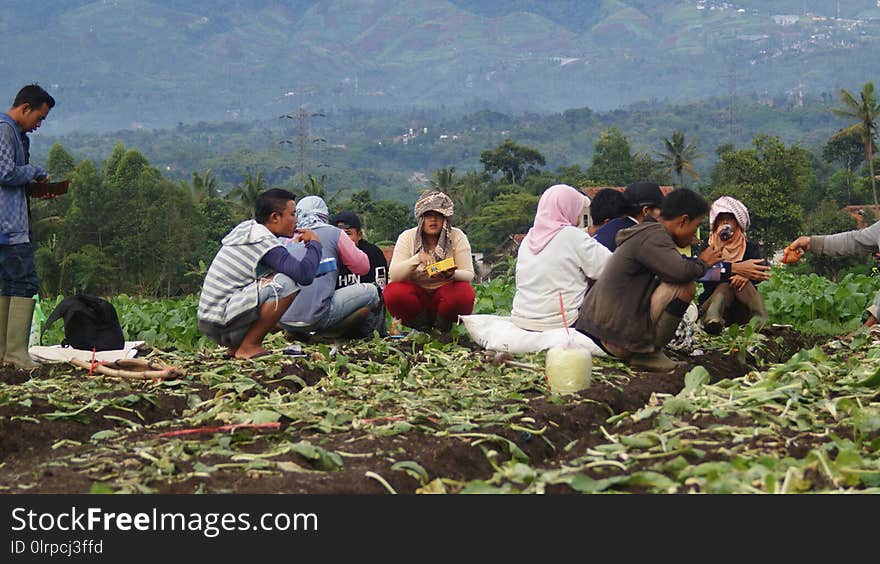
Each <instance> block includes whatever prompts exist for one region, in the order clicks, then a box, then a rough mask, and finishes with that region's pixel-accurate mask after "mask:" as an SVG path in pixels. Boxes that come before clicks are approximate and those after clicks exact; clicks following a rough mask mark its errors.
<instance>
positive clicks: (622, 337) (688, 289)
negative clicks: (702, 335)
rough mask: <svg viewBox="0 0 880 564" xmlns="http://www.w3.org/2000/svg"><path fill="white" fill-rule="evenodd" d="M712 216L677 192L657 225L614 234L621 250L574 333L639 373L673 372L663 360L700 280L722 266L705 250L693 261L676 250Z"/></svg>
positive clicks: (650, 222)
mask: <svg viewBox="0 0 880 564" xmlns="http://www.w3.org/2000/svg"><path fill="white" fill-rule="evenodd" d="M708 212H709V204H708V203H706V200H704V199H703V198H702V197H701V196H700V195H699V194H697V193H695V192H693V191H691V190H688V189H679V190H674V191H673V192H671V193H670V194H669V195H668V196H666V198H665V200H664V201H663V207H662V210H661V212H660V217H659V218H657V219H656V220H655V219H654V218H647V219H646V220H645V221H644V222H643V223H639V224H638V225H636V226H635V227H631V228H629V229H623V230H621V231H620V232H619V233H618V234H617V239H616V242H617V248H616V250H615V251H614V253H613V254H612V255H611V258H610V259H608V262H607V263H606V264H605V270H604V271H603V273H602V276H601V277H600V278H599V280H597V281H596V284H595V285H594V286H593V288H592V289H591V290H590V291H589V292H587V296H586V298H585V299H584V305H583V306H582V307H581V310H580V314H579V316H578V320H577V324H576V325H575V327H576V328H577V330H578V331H580V332H582V333H584V334H586V335H588V336H589V337H590V338H592V339H593V340H594V341H596V342H597V343H598V344H599V345H600V346H601V347H602V348H604V349H605V350H606V351H608V352H609V353H610V354H612V355H613V356H616V357H617V358H620V359H622V360H624V361H625V362H628V363H630V364H632V365H633V366H637V367H640V368H646V369H649V370H671V369H673V368H675V366H676V363H675V362H673V361H672V360H671V359H670V358H669V357H667V356H666V355H665V354H664V353H663V348H664V347H665V346H666V344H667V343H669V341H670V340H672V338H673V337H674V336H675V330H676V329H677V328H678V325H679V323H681V318H682V316H683V315H684V313H685V311H686V310H687V307H688V304H690V302H691V300H693V298H694V293H695V292H696V283H695V280H696V279H697V278H700V277H701V276H703V274H704V273H705V272H706V269H707V268H709V267H710V266H712V265H714V264H716V263H718V262H720V261H721V253H720V252H719V251H717V250H715V249H714V248H712V247H707V248H706V249H705V250H704V251H703V252H702V253H700V256H699V257H697V258H696V259H691V258H686V257H684V256H682V255H681V254H680V253H679V252H678V249H677V248H676V245H678V246H680V247H683V246H685V245H688V244H690V242H691V240H692V239H693V237H694V234H695V233H696V231H697V228H698V227H699V226H700V223H701V222H702V221H703V218H704V217H705V215H706V214H707V213H708Z"/></svg>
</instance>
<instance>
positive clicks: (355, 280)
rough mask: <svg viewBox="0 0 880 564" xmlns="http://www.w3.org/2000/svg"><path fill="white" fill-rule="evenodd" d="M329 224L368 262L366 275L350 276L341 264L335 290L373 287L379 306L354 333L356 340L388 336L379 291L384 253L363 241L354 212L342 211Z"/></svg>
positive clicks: (384, 274) (385, 279) (383, 276)
mask: <svg viewBox="0 0 880 564" xmlns="http://www.w3.org/2000/svg"><path fill="white" fill-rule="evenodd" d="M330 224H331V225H335V226H336V227H338V228H339V229H342V230H343V231H345V234H346V235H348V237H349V238H350V239H351V240H352V241H354V244H355V245H357V248H358V249H360V250H362V251H363V252H364V253H366V255H367V257H369V259H370V271H369V272H367V273H366V274H360V275H359V274H354V273H352V272H351V271H350V270H349V269H348V267H346V266H345V265H344V264H343V265H342V266H341V267H340V269H339V278H338V280H337V282H336V288H337V289H338V288H344V287H345V286H349V285H351V284H360V283H367V284H369V283H374V284H376V287H377V288H378V290H379V303H378V304H377V305H376V306H375V307H374V308H373V311H371V313H370V315H368V316H367V319H366V320H365V321H364V322H363V323H362V325H363V327H362V328H361V330H359V331H357V333H358V334H359V335H360V336H369V335H371V334H372V332H373V330H374V329H375V330H376V331H378V332H379V336H381V337H384V336H386V335H387V334H388V329H387V327H386V323H385V321H386V320H385V302H384V301H383V300H382V290H383V289H384V288H385V285H386V284H387V283H388V259H386V258H385V253H383V252H382V249H380V248H379V247H377V246H376V245H374V244H372V243H370V242H369V241H367V240H366V239H365V238H364V232H363V226H362V224H361V218H360V217H358V215H357V214H356V213H354V212H350V211H345V212H341V213H338V214H336V215H334V216H333V217H332V218H330Z"/></svg>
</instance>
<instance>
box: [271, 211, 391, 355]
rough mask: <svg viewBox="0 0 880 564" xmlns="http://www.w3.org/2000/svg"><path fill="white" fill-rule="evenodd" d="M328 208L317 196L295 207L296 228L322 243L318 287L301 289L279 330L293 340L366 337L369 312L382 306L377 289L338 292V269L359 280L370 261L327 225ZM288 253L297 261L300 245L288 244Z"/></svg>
mask: <svg viewBox="0 0 880 564" xmlns="http://www.w3.org/2000/svg"><path fill="white" fill-rule="evenodd" d="M329 216H330V213H329V211H328V209H327V204H326V203H325V202H324V200H323V199H322V198H320V197H318V196H306V197H305V198H303V199H301V200H300V201H299V202H298V203H297V204H296V222H297V228H298V229H301V228H305V229H311V230H312V231H314V232H315V233H316V234H318V236H319V237H320V238H321V242H322V243H323V245H322V250H321V262H320V263H319V264H318V271H317V275H316V276H315V279H314V281H313V282H312V283H311V284H310V285H308V286H305V287H303V289H302V290H301V291H300V294H299V296H298V297H297V299H296V300H294V301H293V303H291V304H290V306H289V307H288V308H287V311H285V312H284V315H282V316H281V321H280V322H279V324H280V325H281V327H282V328H284V329H285V330H286V331H287V332H288V333H291V334H292V335H293V336H294V337H295V338H302V339H308V338H310V337H311V336H312V335H313V334H316V333H317V334H321V335H324V336H333V337H366V336H369V335H371V334H372V328H371V327H369V321H368V318H369V315H370V312H371V311H372V310H373V309H374V308H375V307H376V305H377V304H378V303H379V290H378V288H377V287H376V285H375V284H364V283H360V284H351V285H348V286H346V287H344V288H339V289H337V288H336V282H337V278H338V272H339V268H340V266H345V267H346V268H347V269H348V270H349V271H351V272H353V273H355V274H366V273H367V272H369V270H370V259H369V257H367V255H366V254H365V253H364V252H363V251H362V250H360V249H358V248H357V246H356V245H355V243H354V242H353V241H352V240H351V239H350V238H349V237H348V235H346V234H345V232H344V231H342V230H341V229H340V228H338V227H335V226H333V225H330V224H329V223H327V221H328V219H329ZM284 244H285V247H286V248H287V250H288V252H289V253H290V254H291V255H293V256H294V257H298V256H299V255H300V254H301V253H302V252H303V247H302V244H301V243H299V242H298V241H297V240H296V239H295V238H294V239H288V240H285V241H284Z"/></svg>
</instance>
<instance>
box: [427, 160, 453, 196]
mask: <svg viewBox="0 0 880 564" xmlns="http://www.w3.org/2000/svg"><path fill="white" fill-rule="evenodd" d="M454 186H455V167H454V166H451V167H449V168H438V169H437V170H435V171H434V174H433V178H431V188H433V189H434V190H437V191H439V192H443V193H444V194H448V193H449V192H450V191H451V190H452V188H453V187H454Z"/></svg>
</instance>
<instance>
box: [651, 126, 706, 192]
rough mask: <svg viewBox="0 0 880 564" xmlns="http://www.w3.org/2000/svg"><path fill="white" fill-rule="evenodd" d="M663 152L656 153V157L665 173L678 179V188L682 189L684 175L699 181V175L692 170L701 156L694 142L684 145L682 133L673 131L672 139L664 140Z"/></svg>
mask: <svg viewBox="0 0 880 564" xmlns="http://www.w3.org/2000/svg"><path fill="white" fill-rule="evenodd" d="M663 145H664V147H665V151H658V152H657V156H658V157H659V158H660V163H661V164H662V166H663V167H664V169H665V170H666V172H667V173H669V174H671V175H672V174H674V175H675V176H676V178H678V185H677V186H678V187H680V188H684V187H685V186H686V185H685V183H684V174H685V173H687V175H688V176H690V177H691V178H693V179H694V180H696V181H699V180H700V174H699V173H698V172H697V170H696V169H695V168H694V161H695V160H697V159H698V158H700V157H702V156H703V155H702V154H700V152H699V151H698V150H697V146H696V145H694V142H693V141H691V142H690V143H686V142H685V139H684V133H683V132H681V131H673V132H672V139H669V138H664V139H663Z"/></svg>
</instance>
